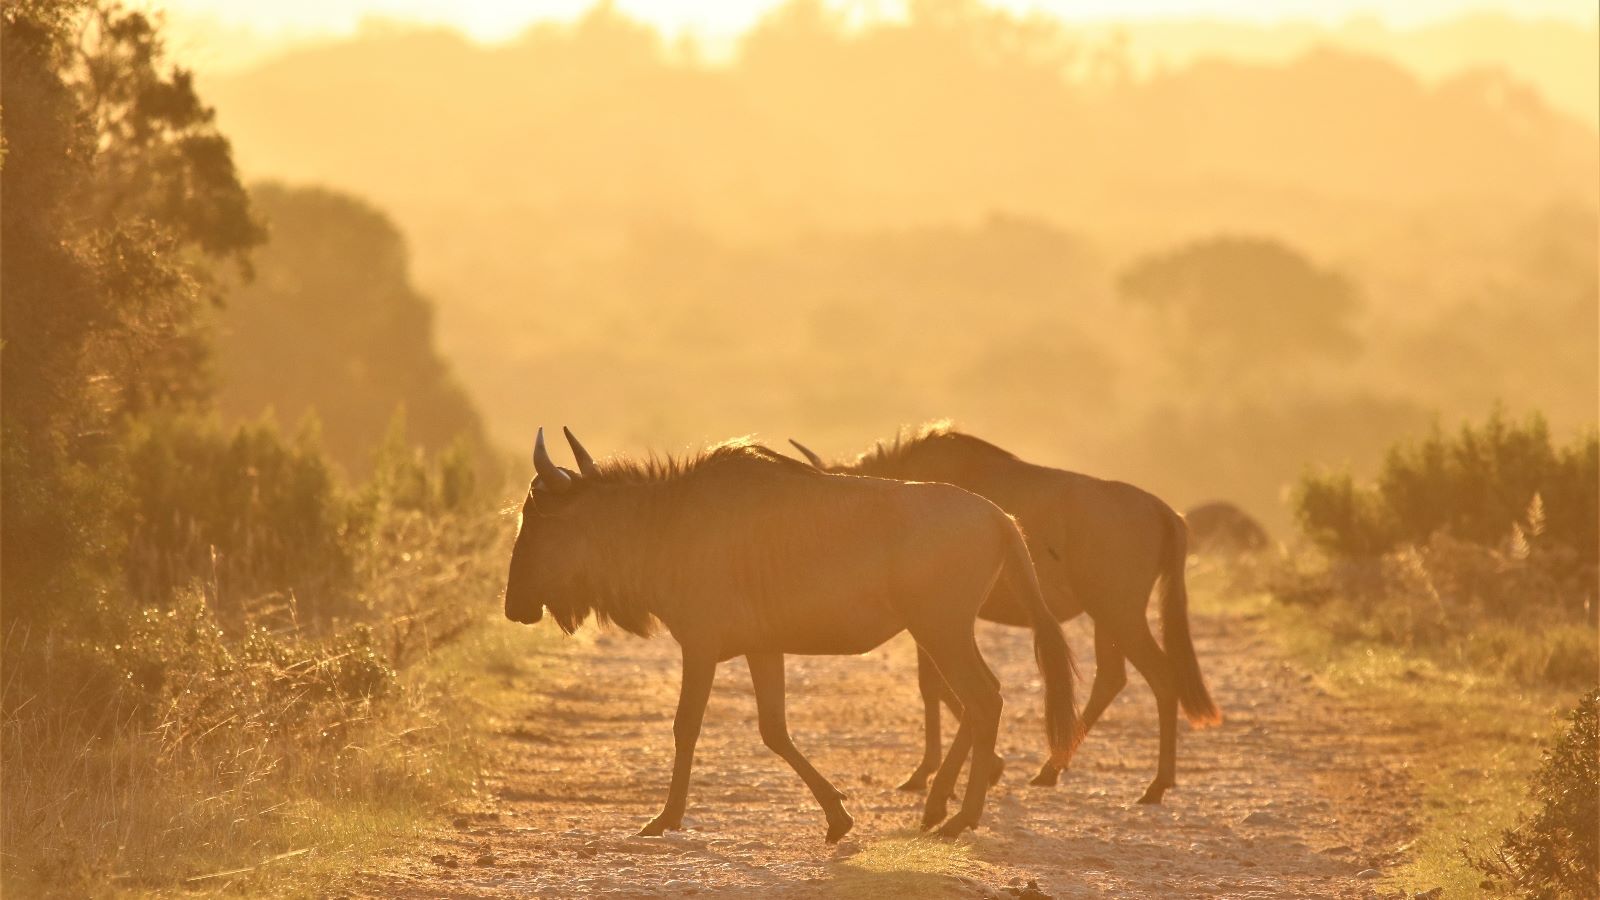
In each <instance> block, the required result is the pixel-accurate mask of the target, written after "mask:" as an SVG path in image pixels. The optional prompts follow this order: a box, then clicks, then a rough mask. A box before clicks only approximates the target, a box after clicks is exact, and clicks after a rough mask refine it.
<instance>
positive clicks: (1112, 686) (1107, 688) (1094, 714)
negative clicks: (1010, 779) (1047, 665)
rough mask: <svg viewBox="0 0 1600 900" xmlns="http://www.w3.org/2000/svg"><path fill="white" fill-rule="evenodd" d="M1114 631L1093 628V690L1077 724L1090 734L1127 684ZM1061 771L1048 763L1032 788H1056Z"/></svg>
mask: <svg viewBox="0 0 1600 900" xmlns="http://www.w3.org/2000/svg"><path fill="white" fill-rule="evenodd" d="M1111 631H1112V630H1111V628H1110V627H1108V626H1107V625H1105V624H1102V623H1101V622H1098V621H1097V622H1095V626H1094V686H1093V687H1091V688H1090V689H1089V699H1088V701H1087V702H1086V703H1084V706H1083V716H1082V717H1081V718H1080V719H1079V720H1078V721H1080V722H1082V723H1083V730H1084V731H1085V732H1088V730H1089V729H1090V727H1092V726H1093V725H1094V723H1095V721H1096V720H1097V719H1099V718H1100V715H1101V714H1102V713H1104V712H1105V711H1106V707H1107V706H1109V705H1111V701H1112V700H1114V699H1116V696H1117V694H1118V693H1119V692H1121V690H1122V688H1123V686H1124V685H1126V684H1127V683H1128V666H1127V662H1126V660H1125V658H1124V657H1123V655H1122V648H1120V647H1118V646H1117V644H1116V641H1115V640H1114V639H1113V637H1112V634H1111ZM1060 774H1061V770H1060V769H1058V768H1056V767H1055V766H1054V765H1052V764H1051V762H1050V760H1048V759H1047V760H1045V761H1044V765H1043V766H1040V767H1039V774H1038V775H1035V776H1034V777H1033V781H1031V782H1029V784H1036V785H1040V786H1042V787H1054V786H1055V783H1056V779H1057V778H1058V777H1059V776H1060Z"/></svg>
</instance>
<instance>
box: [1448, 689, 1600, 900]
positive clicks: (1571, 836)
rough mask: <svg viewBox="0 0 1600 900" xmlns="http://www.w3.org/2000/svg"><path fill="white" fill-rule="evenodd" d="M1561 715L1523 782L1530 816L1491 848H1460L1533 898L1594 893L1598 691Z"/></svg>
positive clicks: (1599, 891)
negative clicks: (1535, 768)
mask: <svg viewBox="0 0 1600 900" xmlns="http://www.w3.org/2000/svg"><path fill="white" fill-rule="evenodd" d="M1590 675H1591V676H1592V675H1593V670H1591V671H1590ZM1568 720H1569V721H1570V723H1571V724H1570V725H1569V726H1568V727H1567V731H1566V733H1565V734H1563V735H1561V736H1560V737H1559V738H1557V739H1556V742H1555V744H1554V745H1553V746H1552V747H1551V748H1550V749H1548V750H1546V751H1545V753H1544V763H1543V765H1542V766H1540V768H1539V772H1538V774H1536V775H1535V776H1534V778H1533V784H1532V785H1531V786H1530V789H1529V792H1528V793H1529V796H1530V797H1531V799H1532V800H1533V802H1534V804H1535V806H1536V807H1537V808H1536V809H1535V811H1534V812H1533V814H1532V815H1530V816H1528V817H1526V818H1524V819H1523V820H1522V822H1521V823H1520V824H1519V825H1518V826H1517V827H1515V828H1512V829H1510V830H1507V831H1505V832H1504V833H1503V834H1502V835H1501V839H1500V844H1499V846H1498V847H1495V848H1493V849H1492V850H1490V851H1489V852H1487V853H1475V852H1472V851H1467V853H1466V856H1467V859H1468V861H1469V862H1471V863H1472V865H1473V866H1474V867H1476V868H1477V869H1478V870H1479V871H1481V872H1484V873H1485V874H1487V875H1489V876H1490V877H1492V878H1497V879H1502V880H1504V881H1506V882H1509V883H1510V884H1511V885H1512V886H1513V887H1515V888H1516V889H1517V890H1518V891H1521V892H1523V893H1525V894H1527V895H1528V896H1532V897H1596V896H1600V688H1596V689H1594V690H1591V691H1589V692H1588V693H1587V694H1585V695H1584V696H1583V698H1582V699H1580V700H1579V701H1578V705H1577V707H1575V708H1574V709H1573V710H1572V712H1571V714H1570V715H1569V716H1568Z"/></svg>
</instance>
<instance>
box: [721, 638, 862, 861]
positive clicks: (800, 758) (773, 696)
mask: <svg viewBox="0 0 1600 900" xmlns="http://www.w3.org/2000/svg"><path fill="white" fill-rule="evenodd" d="M745 659H746V660H748V661H749V663H750V684H751V685H752V686H753V687H754V688H755V693H756V716H757V718H758V719H759V720H760V723H761V740H762V742H764V743H765V744H766V745H767V748H768V749H770V750H771V751H772V752H773V753H776V754H778V755H779V756H781V757H783V761H784V762H786V763H788V764H789V765H790V767H791V768H793V769H794V770H795V772H796V774H798V775H799V776H800V779H801V780H802V781H804V782H805V783H806V787H808V788H810V789H811V794H812V796H814V797H816V798H817V802H818V803H820V804H822V811H823V812H824V813H826V814H827V816H828V843H830V844H833V843H837V842H838V841H839V839H840V838H842V837H844V836H845V835H846V834H847V833H849V831H850V829H851V828H852V827H854V825H855V819H853V818H851V817H850V814H849V813H848V812H846V811H845V808H844V803H843V802H842V799H843V797H844V795H843V794H841V793H840V792H839V789H838V788H836V787H834V786H833V785H832V784H831V783H830V782H829V781H828V779H826V778H824V777H822V774H821V773H820V772H818V771H817V770H816V768H814V767H813V766H812V765H811V762H810V761H809V760H807V759H806V758H805V756H804V755H802V754H801V753H800V750H799V748H797V747H795V745H794V741H793V740H791V739H790V737H789V724H788V720H787V717H786V715H785V712H784V690H783V654H781V653H752V654H750V655H748V656H746V657H745Z"/></svg>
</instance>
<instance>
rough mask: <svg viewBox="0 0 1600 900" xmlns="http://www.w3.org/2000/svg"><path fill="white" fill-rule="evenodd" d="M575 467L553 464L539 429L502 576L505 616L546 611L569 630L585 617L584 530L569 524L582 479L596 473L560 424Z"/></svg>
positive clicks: (530, 619)
mask: <svg viewBox="0 0 1600 900" xmlns="http://www.w3.org/2000/svg"><path fill="white" fill-rule="evenodd" d="M562 431H563V432H564V433H565V434H566V436H567V443H568V444H570V445H571V446H572V455H573V457H574V458H575V459H576V460H577V462H578V471H576V472H574V471H572V470H571V469H568V468H565V467H562V466H557V465H556V464H555V463H554V462H552V461H551V460H550V453H549V451H547V450H546V449H545V446H544V429H543V428H541V429H539V433H538V436H537V437H536V438H535V439H534V444H533V468H534V477H533V481H532V483H530V484H529V485H528V496H527V499H525V500H524V501H523V503H522V515H521V517H520V522H519V523H518V526H517V543H516V546H515V547H514V548H513V549H512V551H511V571H510V574H509V575H508V576H507V578H506V618H508V619H510V620H512V621H513V622H521V623H523V624H529V625H531V624H532V623H534V622H537V621H539V620H540V619H541V618H543V617H544V611H545V610H546V609H549V610H550V615H551V617H552V618H554V619H555V621H556V624H557V625H559V626H561V629H562V630H563V631H566V632H567V633H569V634H570V633H571V632H573V631H575V630H577V628H578V626H579V625H581V624H583V620H584V619H585V618H587V617H588V614H589V610H590V604H589V602H588V600H587V599H586V598H587V596H588V593H587V592H586V591H585V589H584V585H583V581H584V568H583V565H582V563H581V562H580V561H582V560H584V559H585V558H586V556H587V554H586V553H585V552H584V549H585V534H584V533H583V529H582V528H581V527H574V520H575V519H576V518H577V517H576V516H574V515H573V513H574V512H575V510H576V508H577V507H578V506H579V505H580V504H581V503H582V502H583V499H584V495H585V494H588V493H590V491H589V490H588V488H589V487H591V485H589V484H585V481H586V480H588V479H593V478H595V477H596V476H597V475H598V474H599V470H598V469H597V468H596V466H595V463H594V459H593V458H592V457H590V456H589V453H588V451H586V450H584V449H583V445H582V444H580V443H578V439H577V438H576V437H574V436H573V434H572V431H571V430H570V429H567V428H563V429H562Z"/></svg>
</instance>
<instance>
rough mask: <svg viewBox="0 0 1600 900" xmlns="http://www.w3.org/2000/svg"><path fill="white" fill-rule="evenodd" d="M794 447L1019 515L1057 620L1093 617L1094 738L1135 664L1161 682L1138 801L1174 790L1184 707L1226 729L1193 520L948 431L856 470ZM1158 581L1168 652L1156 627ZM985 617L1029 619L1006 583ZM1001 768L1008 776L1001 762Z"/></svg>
mask: <svg viewBox="0 0 1600 900" xmlns="http://www.w3.org/2000/svg"><path fill="white" fill-rule="evenodd" d="M791 443H793V444H794V445H795V447H796V449H798V450H799V451H800V452H801V453H804V454H805V455H806V458H807V459H809V460H810V461H811V463H812V465H813V466H815V467H817V468H819V469H823V470H825V471H829V472H841V473H849V474H857V475H872V476H877V477H880V478H895V479H900V480H902V481H938V482H944V483H946V484H953V485H956V486H958V487H963V488H966V489H967V490H969V491H972V492H973V493H975V494H981V495H982V496H984V497H987V498H989V499H990V500H993V501H994V502H995V503H996V504H997V505H999V507H1000V508H1001V509H1003V510H1005V511H1006V512H1008V513H1010V514H1011V515H1013V516H1015V517H1016V518H1017V521H1018V522H1020V523H1021V524H1022V531H1023V534H1024V535H1026V537H1027V540H1028V544H1029V547H1030V549H1031V550H1032V555H1033V561H1034V564H1035V566H1036V567H1037V568H1038V581H1039V583H1040V584H1041V585H1042V586H1043V588H1044V593H1045V599H1046V602H1047V603H1049V605H1050V611H1051V612H1052V613H1054V615H1055V617H1056V618H1057V619H1059V620H1061V621H1063V622H1064V621H1066V620H1068V619H1070V618H1072V617H1073V616H1076V615H1077V614H1078V613H1080V612H1088V613H1089V617H1090V618H1091V619H1093V620H1094V649H1095V663H1096V667H1095V675H1094V687H1093V688H1092V689H1091V690H1090V692H1089V699H1088V701H1087V702H1086V703H1085V705H1084V709H1083V716H1082V719H1081V721H1082V725H1083V728H1084V730H1085V731H1086V732H1087V730H1088V729H1089V728H1090V727H1091V726H1092V725H1094V722H1095V720H1096V719H1098V718H1099V717H1100V714H1101V713H1102V712H1104V711H1105V708H1106V706H1107V705H1108V704H1109V703H1110V702H1111V700H1112V698H1114V697H1116V695H1117V692H1118V691H1121V690H1122V687H1123V685H1125V684H1127V681H1128V676H1127V671H1126V666H1125V665H1124V660H1129V661H1132V663H1133V665H1134V667H1135V668H1137V669H1138V670H1139V672H1140V674H1142V675H1144V678H1145V680H1146V681H1147V682H1149V683H1150V690H1151V691H1153V692H1154V693H1155V695H1156V708H1157V711H1158V713H1159V714H1160V721H1161V754H1160V760H1159V764H1158V766H1157V769H1156V777H1155V780H1154V781H1152V782H1151V783H1150V787H1149V788H1148V789H1147V790H1146V791H1145V792H1144V796H1143V797H1142V798H1140V801H1139V802H1141V803H1159V802H1161V795H1162V794H1164V793H1165V792H1166V790H1167V789H1168V788H1170V787H1172V786H1173V784H1174V783H1175V782H1174V779H1175V757H1176V755H1177V740H1178V723H1177V717H1178V707H1179V706H1180V705H1181V706H1182V707H1183V710H1184V712H1185V713H1186V714H1187V715H1188V717H1189V721H1190V722H1192V723H1194V724H1196V725H1209V724H1213V723H1216V722H1220V721H1221V720H1222V715H1221V713H1220V712H1218V710H1217V706H1216V704H1215V703H1213V702H1212V700H1211V695H1210V693H1209V692H1208V691H1207V690H1206V683H1205V681H1204V680H1203V679H1202V678H1201V677H1200V663H1199V661H1198V660H1197V659H1195V654H1194V644H1193V642H1192V641H1191V640H1190V638H1189V613H1188V605H1189V601H1188V593H1187V591H1186V588H1185V585H1184V578H1183V570H1184V562H1185V559H1186V557H1187V555H1188V553H1187V550H1186V549H1185V535H1184V524H1183V519H1182V517H1180V516H1179V515H1178V514H1177V513H1176V512H1174V511H1173V510H1172V508H1171V507H1169V506H1167V505H1166V504H1165V503H1163V502H1161V500H1160V499H1158V498H1156V497H1155V496H1154V495H1152V494H1149V493H1146V492H1145V491H1142V490H1140V489H1139V488H1136V487H1134V486H1133V485H1130V484H1123V483H1121V482H1117V481H1103V480H1101V479H1099V478H1091V477H1090V476H1088V475H1080V474H1078V473H1076V472H1066V471H1062V470H1061V469H1052V468H1048V467H1045V466H1038V465H1033V464H1032V463H1027V462H1024V461H1022V460H1020V459H1018V458H1017V457H1015V456H1013V455H1012V454H1010V453H1008V452H1006V451H1005V450H1002V449H1000V448H999V447H996V446H994V445H993V444H990V443H988V442H987V441H982V440H979V439H978V438H975V437H972V436H970V435H965V434H961V433H959V432H957V431H954V430H952V429H950V428H949V427H948V426H946V425H943V424H936V425H932V426H928V427H925V428H923V429H922V430H921V431H918V432H915V433H911V434H906V435H901V436H900V437H898V438H896V439H895V440H894V441H893V442H890V443H887V444H885V443H879V444H877V445H875V446H874V447H873V448H872V449H870V450H868V451H867V452H866V453H863V454H862V455H861V456H859V457H858V458H857V459H856V460H855V461H853V462H849V463H843V464H840V465H834V466H828V465H826V464H825V463H824V462H823V461H822V459H821V458H820V457H818V456H817V455H816V454H815V453H812V452H811V451H810V450H807V449H806V448H805V447H804V446H803V445H801V444H799V443H798V442H794V441H791ZM1157 581H1159V582H1160V584H1161V626H1162V633H1163V637H1164V639H1165V648H1164V649H1163V646H1162V645H1161V644H1158V643H1157V642H1156V639H1155V637H1154V636H1153V635H1151V633H1150V625H1149V623H1148V622H1147V621H1146V619H1145V607H1146V606H1147V605H1148V604H1149V602H1150V592H1151V588H1152V587H1154V586H1155V584H1156V583H1157ZM978 614H979V615H980V616H982V617H983V618H985V619H988V620H990V621H992V622H1001V623H1004V624H1007V625H1020V624H1025V623H1027V622H1028V621H1029V619H1028V617H1027V615H1025V613H1024V610H1023V608H1022V607H1021V606H1019V604H1018V602H1017V598H1016V596H1015V595H1014V594H1012V593H1011V592H1010V591H1009V590H1008V589H1007V587H1006V585H999V586H998V587H997V588H996V590H995V592H994V594H993V596H991V597H990V598H989V600H988V602H987V603H985V604H984V605H983V608H982V609H981V610H980V611H979V613H978ZM917 662H918V666H917V675H918V681H919V683H920V685H921V689H922V701H923V706H924V708H925V710H926V719H925V722H926V725H925V732H926V733H925V738H926V743H925V746H924V751H923V758H922V763H921V764H920V765H918V766H917V769H916V771H914V772H912V773H911V776H910V777H909V778H907V779H906V781H905V783H904V784H902V785H901V788H903V789H905V790H921V789H922V788H923V786H924V785H925V784H926V783H927V779H928V775H929V774H930V773H932V772H933V771H934V769H935V767H936V766H937V765H938V763H939V749H940V746H939V698H940V692H941V686H940V683H939V676H938V673H937V671H935V667H934V666H933V665H932V663H930V661H929V660H928V659H927V658H926V657H925V656H923V655H921V654H918V656H917ZM946 700H947V701H950V700H956V701H959V697H956V698H951V697H949V696H946ZM951 709H952V710H953V711H955V712H956V713H957V715H960V714H961V708H960V705H959V702H952V703H951ZM1061 767H1062V760H1061V759H1057V758H1051V759H1047V760H1046V761H1045V763H1044V766H1043V768H1041V769H1040V770H1039V774H1038V775H1037V776H1035V777H1034V779H1033V783H1034V784H1042V785H1053V784H1055V783H1056V779H1057V777H1058V776H1059V774H1060V771H1061ZM990 771H992V772H998V763H997V764H996V766H995V767H994V768H992V769H991V770H990Z"/></svg>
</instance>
